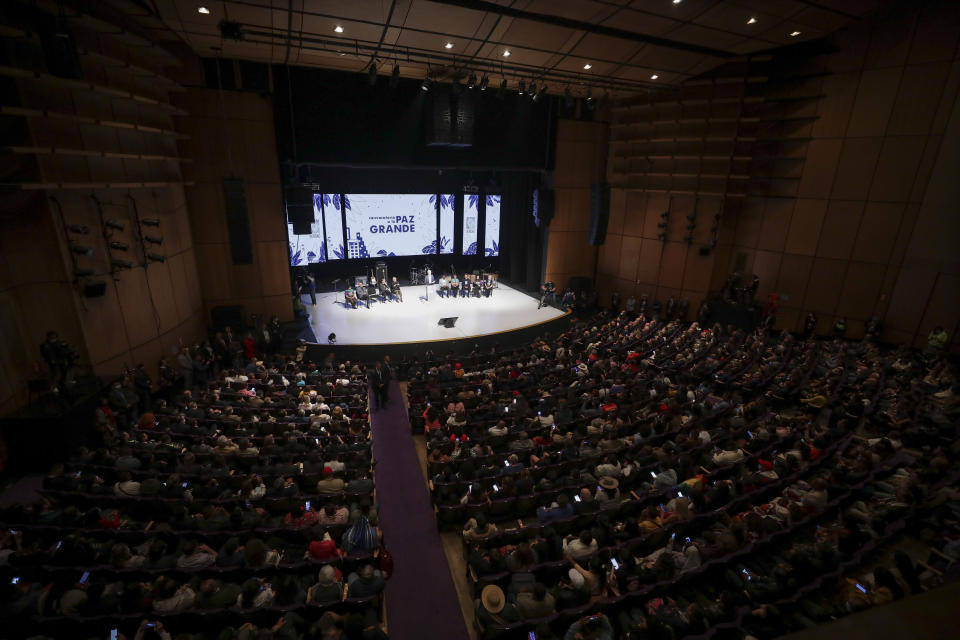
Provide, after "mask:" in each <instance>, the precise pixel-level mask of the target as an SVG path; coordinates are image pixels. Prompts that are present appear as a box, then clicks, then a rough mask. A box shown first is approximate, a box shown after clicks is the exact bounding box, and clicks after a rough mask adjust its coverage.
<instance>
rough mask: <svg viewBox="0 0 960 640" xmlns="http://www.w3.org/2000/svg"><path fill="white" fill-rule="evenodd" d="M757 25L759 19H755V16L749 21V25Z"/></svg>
mask: <svg viewBox="0 0 960 640" xmlns="http://www.w3.org/2000/svg"><path fill="white" fill-rule="evenodd" d="M756 23H757V19H756V18H754V17H753V16H750V19H749V20H747V24H756Z"/></svg>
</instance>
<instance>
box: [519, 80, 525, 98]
mask: <svg viewBox="0 0 960 640" xmlns="http://www.w3.org/2000/svg"><path fill="white" fill-rule="evenodd" d="M526 89H527V83H526V82H524V81H523V80H521V81H520V84H519V85H518V86H517V95H521V96H522V95H523V92H524V91H526Z"/></svg>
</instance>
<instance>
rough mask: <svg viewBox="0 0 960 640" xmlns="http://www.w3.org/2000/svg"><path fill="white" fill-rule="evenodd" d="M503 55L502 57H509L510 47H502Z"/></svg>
mask: <svg viewBox="0 0 960 640" xmlns="http://www.w3.org/2000/svg"><path fill="white" fill-rule="evenodd" d="M503 57H504V58H509V57H510V49H504V50H503Z"/></svg>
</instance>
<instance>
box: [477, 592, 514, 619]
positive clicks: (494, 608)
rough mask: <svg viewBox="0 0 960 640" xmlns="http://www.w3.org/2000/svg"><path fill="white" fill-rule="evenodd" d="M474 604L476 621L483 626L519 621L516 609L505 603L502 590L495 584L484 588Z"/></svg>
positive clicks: (505, 599)
mask: <svg viewBox="0 0 960 640" xmlns="http://www.w3.org/2000/svg"><path fill="white" fill-rule="evenodd" d="M474 604H475V607H476V616H477V620H478V621H479V622H480V624H482V625H484V626H489V625H493V624H509V623H511V622H516V621H517V620H519V619H520V615H519V614H518V613H517V608H516V607H515V606H514V605H512V604H510V603H508V602H507V598H506V596H505V595H504V594H503V589H501V588H500V587H498V586H497V585H495V584H488V585H487V586H485V587H484V588H483V591H481V592H480V599H478V600H477V601H476V602H475V603H474Z"/></svg>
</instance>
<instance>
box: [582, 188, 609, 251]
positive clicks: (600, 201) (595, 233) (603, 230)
mask: <svg viewBox="0 0 960 640" xmlns="http://www.w3.org/2000/svg"><path fill="white" fill-rule="evenodd" d="M608 222H610V185H608V184H602V183H601V184H592V185H590V229H589V231H587V242H589V243H590V244H592V245H594V246H596V245H601V244H603V242H604V241H605V240H606V239H607V223H608Z"/></svg>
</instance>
